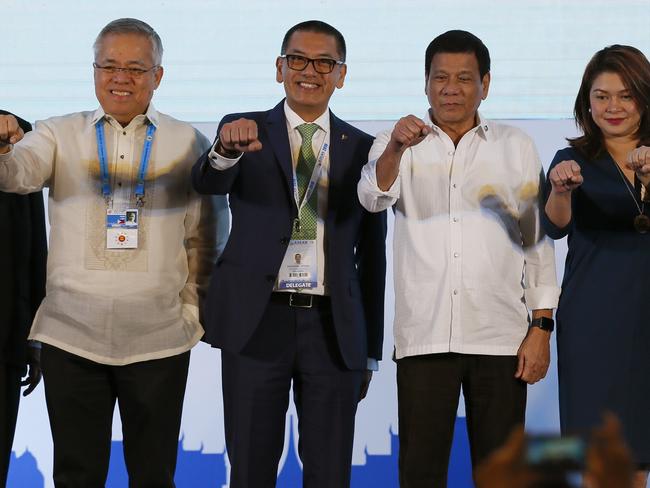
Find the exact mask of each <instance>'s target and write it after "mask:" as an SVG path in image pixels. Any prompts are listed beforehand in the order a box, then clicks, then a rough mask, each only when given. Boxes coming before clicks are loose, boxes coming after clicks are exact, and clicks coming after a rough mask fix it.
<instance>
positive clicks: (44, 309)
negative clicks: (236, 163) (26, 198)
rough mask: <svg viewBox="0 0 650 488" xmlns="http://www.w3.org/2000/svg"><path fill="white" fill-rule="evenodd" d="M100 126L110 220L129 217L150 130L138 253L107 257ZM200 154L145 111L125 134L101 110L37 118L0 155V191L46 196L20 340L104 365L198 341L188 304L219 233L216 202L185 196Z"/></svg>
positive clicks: (181, 129) (193, 301)
mask: <svg viewBox="0 0 650 488" xmlns="http://www.w3.org/2000/svg"><path fill="white" fill-rule="evenodd" d="M102 120H104V121H105V123H104V130H105V135H106V137H105V140H106V153H107V156H108V169H109V174H110V178H111V181H110V183H111V190H112V195H113V208H114V209H126V208H133V207H134V205H135V201H134V197H133V193H134V185H135V181H136V179H137V171H138V168H139V166H140V156H141V152H142V146H143V143H144V138H145V134H146V130H147V126H148V124H149V123H151V124H153V125H154V126H155V127H156V129H157V130H156V132H155V134H154V140H153V145H152V151H151V158H150V162H149V168H148V171H147V175H146V180H145V196H144V198H145V203H144V206H143V207H142V208H140V212H139V216H138V225H139V229H138V248H137V249H117V250H115V249H107V246H106V209H107V203H106V201H105V199H104V198H103V196H102V193H101V178H100V171H99V159H98V154H97V143H96V136H95V124H96V123H102ZM209 145H210V143H209V141H208V140H207V139H206V138H205V137H204V136H203V135H201V134H200V133H199V132H198V131H197V130H195V129H194V128H193V127H192V126H190V125H189V124H186V123H183V122H180V121H178V120H175V119H173V118H171V117H169V116H167V115H164V114H161V113H158V112H157V111H156V110H155V109H154V108H153V106H151V105H150V106H149V109H148V110H147V113H146V114H143V115H138V116H137V117H135V118H134V119H133V120H132V121H131V122H130V123H129V125H128V126H127V127H124V128H123V127H122V126H121V125H120V124H119V123H118V122H117V121H116V120H115V119H114V118H112V117H110V116H108V115H106V114H105V113H104V111H103V110H102V109H101V108H100V109H98V110H97V111H95V112H80V113H74V114H70V115H66V116H63V117H54V118H51V119H47V120H44V121H42V122H39V123H37V124H36V129H35V130H34V131H32V132H29V133H28V134H26V135H25V138H24V139H23V140H22V141H20V142H19V143H18V144H16V145H15V146H14V147H13V148H12V150H11V151H10V152H9V153H7V154H2V155H0V187H1V189H2V190H3V191H9V192H16V193H28V192H33V191H37V190H40V189H41V188H42V187H43V186H47V187H49V200H48V208H49V219H50V226H51V230H50V249H49V256H48V266H47V296H46V298H45V300H44V301H43V303H42V304H41V307H40V308H39V310H38V313H37V315H36V318H35V319H34V324H33V326H32V330H31V334H30V339H34V340H38V341H41V342H45V343H47V344H50V345H53V346H55V347H58V348H60V349H63V350H65V351H68V352H70V353H72V354H76V355H78V356H82V357H84V358H87V359H90V360H92V361H95V362H99V363H103V364H110V365H123V364H129V363H133V362H138V361H145V360H150V359H158V358H164V357H169V356H172V355H176V354H180V353H182V352H185V351H187V350H189V349H190V348H191V347H192V346H193V345H194V344H196V343H197V342H198V341H199V339H200V338H201V336H202V335H203V329H202V327H201V324H200V323H199V313H198V310H199V309H198V305H199V296H200V295H203V292H204V289H205V287H206V285H207V282H208V280H209V276H210V273H211V269H212V263H213V262H214V260H215V259H216V255H217V249H218V248H219V249H221V248H222V247H223V245H224V244H225V240H226V239H227V235H228V228H229V227H228V208H227V202H226V200H225V198H223V197H219V198H218V199H217V198H214V197H201V196H199V195H198V194H197V193H196V192H194V190H192V187H191V179H190V170H191V167H192V164H193V163H194V162H195V161H196V160H197V159H198V158H199V156H200V155H201V154H202V152H203V151H205V149H207V148H208V147H209ZM217 227H218V233H217Z"/></svg>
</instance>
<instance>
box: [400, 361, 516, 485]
mask: <svg viewBox="0 0 650 488" xmlns="http://www.w3.org/2000/svg"><path fill="white" fill-rule="evenodd" d="M516 369H517V358H516V357H514V356H482V355H471V354H454V353H445V354H429V355H423V356H411V357H407V358H403V359H399V360H398V361H397V396H398V417H399V442H400V450H399V478H400V486H401V488H444V487H446V486H447V468H448V465H449V453H450V451H451V444H452V440H453V436H454V422H455V419H456V410H457V409H458V399H459V395H460V389H461V387H462V389H463V396H464V398H465V411H466V419H467V432H468V436H469V443H470V452H471V457H472V466H473V467H474V468H476V466H478V464H479V463H480V462H481V461H482V460H483V459H485V457H486V456H488V455H489V454H490V453H491V452H492V451H493V450H494V449H496V448H498V447H500V446H501V445H502V444H503V443H504V442H505V440H506V439H507V437H508V435H509V434H510V432H511V431H512V429H513V428H514V426H516V425H518V424H523V423H524V418H525V413H526V384H525V383H524V382H522V381H520V380H518V379H516V378H515V377H514V375H515V371H516Z"/></svg>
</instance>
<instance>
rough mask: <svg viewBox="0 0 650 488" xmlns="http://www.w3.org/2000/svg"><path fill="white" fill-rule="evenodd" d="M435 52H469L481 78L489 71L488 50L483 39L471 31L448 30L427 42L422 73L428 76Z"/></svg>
mask: <svg viewBox="0 0 650 488" xmlns="http://www.w3.org/2000/svg"><path fill="white" fill-rule="evenodd" d="M437 53H471V54H474V56H476V60H477V61H478V71H479V73H480V74H481V79H483V77H484V76H485V75H486V74H487V73H489V72H490V52H489V51H488V48H487V47H485V44H483V41H481V40H480V39H479V38H478V37H476V36H475V35H474V34H472V33H471V32H467V31H464V30H450V31H447V32H445V33H444V34H440V35H439V36H438V37H436V38H435V39H434V40H433V41H431V42H430V43H429V46H428V47H427V51H426V53H425V55H424V75H425V76H426V77H427V78H428V77H429V71H430V70H431V60H432V59H433V56H434V55H435V54H437Z"/></svg>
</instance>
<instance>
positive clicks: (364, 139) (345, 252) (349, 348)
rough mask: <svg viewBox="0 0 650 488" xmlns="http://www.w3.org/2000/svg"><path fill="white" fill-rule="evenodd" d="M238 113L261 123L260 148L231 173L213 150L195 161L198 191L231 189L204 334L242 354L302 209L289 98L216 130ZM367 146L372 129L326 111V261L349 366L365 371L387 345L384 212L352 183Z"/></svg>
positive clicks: (336, 322)
mask: <svg viewBox="0 0 650 488" xmlns="http://www.w3.org/2000/svg"><path fill="white" fill-rule="evenodd" d="M240 117H244V118H247V119H251V120H254V121H255V122H256V123H257V127H258V138H259V140H260V142H261V143H262V145H263V148H262V150H260V151H257V152H251V153H245V154H244V155H243V156H242V158H241V159H240V160H239V162H238V163H237V164H235V165H234V166H233V167H232V168H230V169H228V170H225V171H217V170H215V169H214V168H212V167H211V166H210V162H209V160H208V153H209V152H210V150H208V151H207V152H206V153H205V154H203V156H202V157H201V159H200V160H199V161H197V163H196V164H195V165H194V168H193V169H192V181H193V185H194V188H195V189H196V191H198V192H199V193H203V194H217V195H225V194H228V195H229V201H230V210H231V212H232V229H231V233H230V237H229V239H228V243H227V244H226V247H225V249H224V251H223V253H222V255H221V256H220V258H219V259H218V260H217V262H216V264H215V268H214V271H213V274H212V280H211V283H210V288H209V291H208V296H207V298H206V300H205V304H206V307H205V310H204V321H203V322H204V328H205V336H204V341H206V342H208V343H210V344H211V345H213V346H215V347H219V348H222V349H225V350H228V351H231V352H240V351H241V350H242V349H243V348H244V346H245V345H246V343H247V342H248V341H249V339H250V338H251V336H252V335H253V333H254V331H255V329H256V327H257V326H258V324H259V323H260V320H261V318H262V315H263V313H264V310H265V308H266V306H267V304H268V301H269V298H270V296H271V292H272V291H273V286H274V284H275V281H276V278H277V274H278V271H279V269H280V265H281V264H282V260H283V258H284V255H285V252H286V250H287V245H288V243H289V239H290V237H291V226H292V222H293V220H294V219H295V218H296V216H297V209H296V204H295V201H294V198H293V193H292V178H293V176H292V175H293V173H292V160H291V150H290V146H289V137H288V134H287V126H286V118H285V115H284V102H280V103H279V104H278V105H277V106H276V107H275V108H273V109H272V110H270V111H268V112H251V113H243V114H231V115H227V116H226V117H224V118H223V119H222V121H221V123H220V125H219V130H221V127H222V126H223V124H224V123H226V122H231V121H233V120H236V119H238V118H240ZM218 133H219V131H217V134H218ZM371 144H372V137H371V136H369V135H368V134H366V133H364V132H362V131H360V130H358V129H356V128H355V127H353V126H351V125H349V124H347V123H345V122H343V121H342V120H340V119H338V118H337V117H335V116H334V115H332V114H331V115H330V150H329V151H330V152H329V160H330V163H329V191H328V211H327V216H326V218H325V236H326V239H325V267H326V268H325V269H326V276H327V285H328V288H329V293H330V296H331V304H332V315H333V320H334V328H335V330H336V338H337V341H338V346H339V350H340V352H341V356H342V358H343V361H344V362H345V364H346V366H347V367H348V368H349V369H365V367H366V359H367V358H368V357H372V358H376V359H381V353H382V342H383V331H384V286H385V272H386V257H385V247H386V245H385V239H386V214H385V212H382V213H378V214H371V213H369V212H367V211H366V210H364V209H363V207H362V206H361V204H360V203H359V200H358V197H357V190H356V188H357V182H358V181H359V177H360V174H361V168H362V166H363V165H364V164H365V163H366V162H367V160H368V151H369V150H370V146H371ZM270 347H271V346H270Z"/></svg>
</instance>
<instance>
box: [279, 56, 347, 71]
mask: <svg viewBox="0 0 650 488" xmlns="http://www.w3.org/2000/svg"><path fill="white" fill-rule="evenodd" d="M280 57H281V58H284V59H286V60H287V66H289V68H291V69H292V70H295V71H303V70H304V69H305V68H306V67H307V65H308V64H309V63H311V64H312V66H313V67H314V70H315V71H316V73H320V74H321V75H326V74H329V73H331V72H332V71H333V70H334V66H336V65H337V64H338V65H342V64H345V63H344V62H343V61H337V60H336V59H329V58H318V59H312V58H306V57H304V56H299V55H298V54H284V55H282V56H280Z"/></svg>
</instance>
